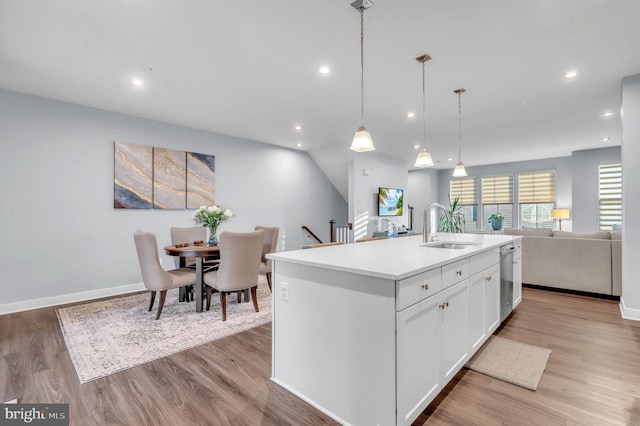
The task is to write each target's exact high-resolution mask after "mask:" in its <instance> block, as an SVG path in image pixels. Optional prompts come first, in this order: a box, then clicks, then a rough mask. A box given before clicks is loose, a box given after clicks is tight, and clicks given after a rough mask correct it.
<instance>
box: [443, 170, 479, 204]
mask: <svg viewBox="0 0 640 426" xmlns="http://www.w3.org/2000/svg"><path fill="white" fill-rule="evenodd" d="M449 194H450V195H451V202H453V200H455V199H456V197H459V198H460V200H459V201H458V204H460V205H463V206H465V205H466V206H468V205H476V204H478V185H477V178H475V177H470V178H460V179H451V183H450V184H449Z"/></svg>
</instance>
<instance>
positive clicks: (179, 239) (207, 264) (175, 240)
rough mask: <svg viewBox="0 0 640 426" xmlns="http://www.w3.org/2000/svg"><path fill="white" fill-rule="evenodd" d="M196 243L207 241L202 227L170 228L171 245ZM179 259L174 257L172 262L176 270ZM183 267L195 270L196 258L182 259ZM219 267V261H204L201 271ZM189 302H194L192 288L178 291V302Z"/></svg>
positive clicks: (178, 265) (205, 231) (205, 230)
mask: <svg viewBox="0 0 640 426" xmlns="http://www.w3.org/2000/svg"><path fill="white" fill-rule="evenodd" d="M196 241H203V242H206V241H207V228H205V227H204V226H194V227H191V228H177V227H172V228H171V243H172V244H181V243H189V244H193V243H194V242H196ZM180 260H181V259H180V257H178V256H176V257H174V262H175V265H176V269H177V268H179V267H180ZM184 262H185V264H184V266H185V267H187V268H191V269H195V268H196V258H195V257H185V258H184ZM219 265H220V260H219V259H205V260H204V264H203V265H202V267H203V268H202V269H203V271H204V272H208V271H211V270H213V269H215V268H217V267H218V266H219ZM189 298H191V301H193V300H194V289H193V287H187V288H185V289H184V290H182V289H181V290H180V301H183V300H185V301H187V302H188V301H189Z"/></svg>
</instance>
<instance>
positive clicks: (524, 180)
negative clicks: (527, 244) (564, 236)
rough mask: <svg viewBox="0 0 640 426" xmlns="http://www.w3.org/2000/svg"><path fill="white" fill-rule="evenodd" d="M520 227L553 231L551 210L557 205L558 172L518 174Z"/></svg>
mask: <svg viewBox="0 0 640 426" xmlns="http://www.w3.org/2000/svg"><path fill="white" fill-rule="evenodd" d="M518 193H519V197H518V202H519V204H520V227H522V228H548V229H553V219H552V218H551V210H553V208H554V207H555V204H556V171H555V170H546V171H539V172H527V173H520V174H518Z"/></svg>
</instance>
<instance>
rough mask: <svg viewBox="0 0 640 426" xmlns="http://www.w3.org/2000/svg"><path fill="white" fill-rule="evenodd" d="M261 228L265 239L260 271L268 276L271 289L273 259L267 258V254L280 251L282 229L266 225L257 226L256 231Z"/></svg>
mask: <svg viewBox="0 0 640 426" xmlns="http://www.w3.org/2000/svg"><path fill="white" fill-rule="evenodd" d="M261 229H262V230H263V231H264V241H263V244H262V258H261V260H260V273H261V274H264V275H265V276H266V277H267V284H269V290H271V259H267V258H266V257H265V256H266V255H267V254H269V253H275V252H276V251H278V234H279V233H280V229H279V228H278V227H273V228H268V227H266V226H256V231H259V230H261Z"/></svg>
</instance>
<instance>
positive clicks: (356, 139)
mask: <svg viewBox="0 0 640 426" xmlns="http://www.w3.org/2000/svg"><path fill="white" fill-rule="evenodd" d="M351 6H353V8H354V9H356V10H357V11H358V12H360V108H361V113H362V124H361V125H360V127H359V128H358V130H357V131H356V134H355V135H354V136H353V142H352V143H351V149H352V150H353V151H356V152H367V151H374V150H375V149H376V147H375V146H373V140H372V139H371V134H370V133H369V132H367V129H366V128H365V127H364V11H365V10H366V9H368V8H370V7H371V6H373V3H371V2H370V1H369V0H356V1H354V2H353V3H351Z"/></svg>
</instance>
